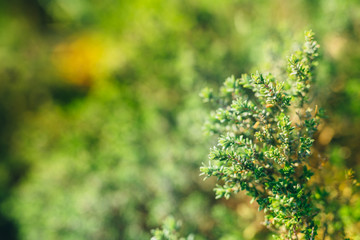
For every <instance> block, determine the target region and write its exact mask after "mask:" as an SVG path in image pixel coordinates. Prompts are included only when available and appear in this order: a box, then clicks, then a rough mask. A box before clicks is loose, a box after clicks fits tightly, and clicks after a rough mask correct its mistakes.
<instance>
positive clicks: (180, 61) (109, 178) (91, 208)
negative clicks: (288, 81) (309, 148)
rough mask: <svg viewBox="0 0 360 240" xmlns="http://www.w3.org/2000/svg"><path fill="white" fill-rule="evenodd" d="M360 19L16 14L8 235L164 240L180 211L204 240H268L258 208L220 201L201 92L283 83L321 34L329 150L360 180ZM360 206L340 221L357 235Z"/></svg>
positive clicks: (353, 2) (98, 8) (176, 1)
mask: <svg viewBox="0 0 360 240" xmlns="http://www.w3.org/2000/svg"><path fill="white" fill-rule="evenodd" d="M359 13H360V4H359V2H358V1H357V0H330V1H329V0H319V1H300V0H295V1H280V0H275V1H247V0H236V1H235V0H214V1H205V0H201V1H190V0H182V1H180V0H169V1H160V0H134V1H115V0H104V1H95V0H90V1H85V0H79V1H70V0H66V1H64V0H29V1H28V0H16V1H2V2H1V3H0V27H1V29H2V34H1V35H0V61H1V64H0V99H1V101H0V129H1V135H0V155H1V162H0V201H1V214H0V231H1V236H5V239H134V240H137V239H149V238H150V229H152V228H155V227H157V226H160V225H161V222H162V220H164V219H165V218H166V216H168V215H170V214H171V215H173V216H174V217H175V218H176V219H181V221H182V222H183V229H182V231H183V232H184V233H185V234H184V235H188V233H194V235H195V239H265V236H266V235H268V232H267V230H265V229H264V228H263V227H262V225H261V223H260V222H261V219H262V218H261V216H259V215H256V214H257V211H256V206H255V205H250V207H249V205H248V202H249V199H247V198H245V197H244V196H242V195H241V196H239V198H237V199H235V200H229V201H223V200H215V199H214V193H213V192H212V191H211V189H212V187H213V183H211V182H203V181H202V178H201V177H199V176H198V175H199V170H198V168H199V166H200V165H201V163H202V162H205V161H207V153H208V147H209V146H210V145H211V144H209V143H208V142H207V141H211V139H210V138H208V137H206V136H204V135H203V134H202V131H201V126H202V123H203V120H204V119H205V117H206V114H207V109H205V107H204V106H203V104H202V103H201V101H200V98H199V97H198V94H199V92H200V90H201V89H202V88H203V87H205V86H218V85H219V84H220V83H221V82H223V80H224V79H225V78H226V77H228V76H230V75H232V74H234V75H235V76H239V75H240V74H241V73H251V72H254V71H255V70H257V69H260V70H262V72H265V71H270V70H271V71H273V72H274V74H275V75H277V76H281V75H282V68H281V66H284V64H286V63H284V62H282V59H285V58H284V56H286V55H288V54H289V52H290V51H291V50H292V49H295V48H296V47H297V45H296V44H295V43H296V42H301V41H302V36H303V31H304V30H306V29H309V28H311V29H313V31H314V32H315V33H316V34H317V39H318V41H319V43H320V44H321V55H322V60H321V61H320V62H319V71H318V82H317V87H316V89H315V90H314V91H315V93H316V94H315V95H316V98H317V101H318V102H319V106H320V105H321V106H323V107H324V108H325V109H326V110H327V115H328V116H330V118H329V121H328V123H327V124H326V126H325V127H324V128H323V131H322V132H321V133H320V134H319V139H320V140H321V141H319V144H318V145H317V150H318V151H319V152H328V153H329V154H331V156H330V161H332V159H336V162H337V163H341V164H339V165H338V166H339V169H337V171H338V172H339V173H340V172H341V173H343V172H345V170H344V168H345V167H351V168H353V169H354V170H357V171H360V168H359V166H360V165H359V163H360V150H359V148H358V145H359V142H360V139H359V136H360V128H359V126H360V125H359V124H358V123H359V117H360V109H359V108H358V107H357V106H358V105H359V104H358V103H359V101H360V99H359V94H358V92H357V91H356V89H357V88H359V79H360V68H359V64H360V45H359V44H358V43H359V40H360V14H359ZM331 140H332V141H331ZM334 146H335V147H334ZM332 149H334V150H332ZM337 149H340V150H339V151H340V152H339V151H337ZM340 158H342V159H340ZM355 176H357V177H358V176H359V175H358V174H357V175H356V173H355ZM339 178H340V177H339ZM342 189H347V188H345V187H344V188H342ZM356 199H358V198H352V200H351V201H352V202H351V203H349V205H348V206H346V207H344V209H341V211H340V212H341V214H343V215H342V218H343V219H344V221H345V222H346V223H348V224H349V227H348V229H349V232H351V233H352V234H353V235H354V234H355V235H356V234H358V233H359V232H358V230H357V229H360V226H359V224H358V221H356V219H359V214H358V211H352V209H355V208H356V206H358V205H359V204H358V203H356V202H358V200H356ZM350 213H351V214H350ZM356 224H357V225H356Z"/></svg>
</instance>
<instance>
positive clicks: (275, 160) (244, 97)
mask: <svg viewBox="0 0 360 240" xmlns="http://www.w3.org/2000/svg"><path fill="white" fill-rule="evenodd" d="M318 48H319V45H318V43H317V42H316V41H315V40H314V34H313V32H312V31H309V32H306V33H305V43H304V45H303V47H302V49H301V50H299V51H296V52H295V53H294V54H293V55H292V56H290V58H289V60H288V74H287V76H288V77H287V79H283V80H278V79H276V78H275V77H274V76H273V75H271V74H261V73H259V72H257V73H256V74H252V75H246V74H244V75H242V76H241V78H235V77H233V76H232V77H229V78H227V79H226V81H225V82H224V85H223V86H222V87H221V89H220V91H219V93H218V94H214V92H213V91H212V89H209V88H207V89H204V90H203V91H202V93H201V95H202V97H203V99H204V101H205V102H210V103H212V104H214V105H216V106H217V107H218V108H217V110H216V111H214V112H212V113H211V115H210V117H209V119H208V121H207V123H206V124H205V128H206V131H208V132H209V133H212V134H217V135H219V138H218V143H217V145H216V146H214V147H213V148H211V149H210V154H209V159H210V161H209V164H208V165H204V166H203V167H201V169H200V170H201V172H202V174H203V175H205V177H206V178H207V177H211V176H215V177H217V179H218V183H219V184H218V185H217V186H216V188H215V192H216V198H222V197H225V198H229V197H230V195H231V194H232V193H238V192H239V191H246V193H247V195H249V196H251V197H252V198H253V201H256V202H257V203H258V205H259V210H263V211H264V212H265V218H266V219H265V223H266V225H267V226H268V227H269V228H272V229H274V230H277V231H278V232H279V233H280V236H281V238H282V239H298V237H299V236H301V237H303V238H305V239H314V237H315V236H316V234H317V223H316V222H315V220H314V217H315V216H316V215H317V214H318V209H317V208H316V206H315V204H314V202H313V200H312V197H311V195H312V193H311V189H310V188H309V184H308V181H309V179H310V178H311V176H312V175H313V174H314V173H313V171H312V170H311V168H310V167H309V157H310V156H311V147H312V144H313V142H314V133H315V132H316V131H317V128H318V126H319V123H320V120H321V118H322V117H323V116H324V114H323V111H322V110H319V109H318V107H317V106H311V99H310V98H309V91H310V87H311V83H313V80H314V69H315V66H316V64H317V63H316V58H317V57H318Z"/></svg>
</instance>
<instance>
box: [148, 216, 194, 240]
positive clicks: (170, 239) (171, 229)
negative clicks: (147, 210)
mask: <svg viewBox="0 0 360 240" xmlns="http://www.w3.org/2000/svg"><path fill="white" fill-rule="evenodd" d="M180 227H181V222H179V221H176V220H175V219H174V218H173V217H167V218H166V219H165V221H164V224H163V226H162V228H161V229H158V228H157V229H154V230H152V231H151V233H152V234H153V237H152V238H151V240H193V239H194V238H193V236H192V235H189V236H188V237H187V238H183V237H180V236H179V233H178V231H179V229H180Z"/></svg>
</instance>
